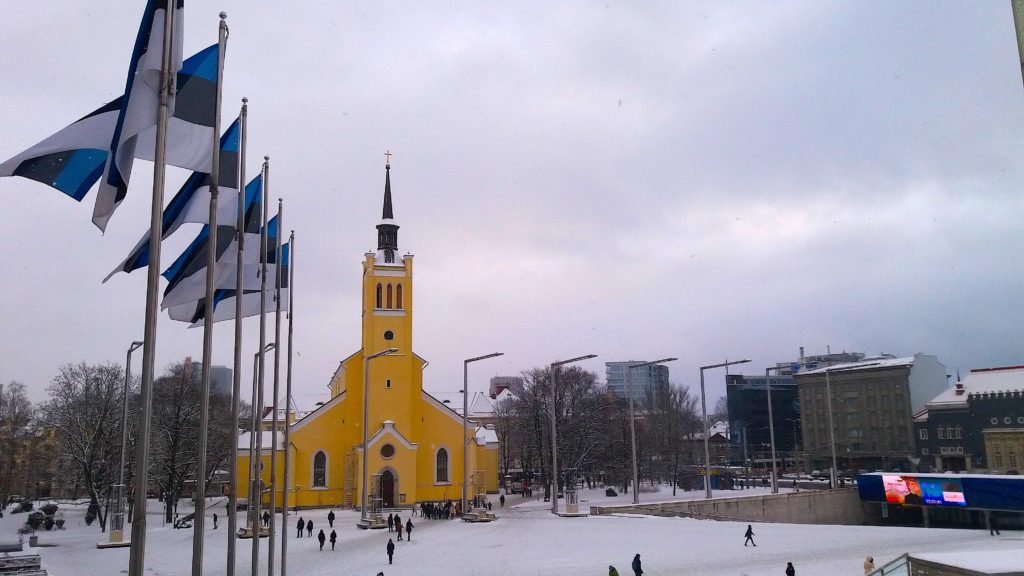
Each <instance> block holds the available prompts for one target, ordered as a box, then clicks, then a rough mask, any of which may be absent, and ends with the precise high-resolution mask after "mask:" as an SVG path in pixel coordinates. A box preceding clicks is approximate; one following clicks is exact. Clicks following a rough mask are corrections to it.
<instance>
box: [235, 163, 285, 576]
mask: <svg viewBox="0 0 1024 576" xmlns="http://www.w3.org/2000/svg"><path fill="white" fill-rule="evenodd" d="M269 187H270V156H264V157H263V202H262V203H261V204H262V211H263V229H262V232H261V233H260V351H259V370H257V384H256V388H257V390H258V392H259V393H258V395H257V401H256V402H257V404H258V406H256V407H255V409H256V410H257V412H256V416H255V417H254V418H253V421H254V422H255V423H256V426H255V428H254V429H253V434H254V435H255V434H259V436H260V437H259V439H257V440H256V450H255V456H254V459H253V476H252V477H253V492H254V493H255V498H254V504H253V509H252V513H253V522H254V524H253V526H254V527H255V531H254V532H253V536H252V576H259V567H260V566H259V562H260V531H261V530H260V525H259V522H260V505H261V504H262V502H261V501H262V499H263V493H262V491H261V489H260V488H261V486H260V484H261V482H260V476H261V475H262V474H261V470H260V468H261V467H262V465H263V368H264V366H265V365H266V355H267V353H266V349H267V196H268V194H267V189H268V188H269ZM278 235H279V236H280V233H279V234H278ZM237 296H239V297H241V295H240V294H239V295H237ZM270 438H271V440H270V442H271V452H273V447H274V443H275V442H274V433H273V432H271V434H270Z"/></svg>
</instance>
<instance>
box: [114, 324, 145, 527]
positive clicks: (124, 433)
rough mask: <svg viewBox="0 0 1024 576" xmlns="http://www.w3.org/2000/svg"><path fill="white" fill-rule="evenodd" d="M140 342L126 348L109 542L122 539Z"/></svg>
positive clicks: (137, 341)
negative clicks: (126, 461)
mask: <svg viewBox="0 0 1024 576" xmlns="http://www.w3.org/2000/svg"><path fill="white" fill-rule="evenodd" d="M142 344H143V343H142V342H141V341H139V340H136V341H134V342H132V345H131V346H129V347H128V358H127V359H126V360H125V363H124V395H123V397H122V400H121V403H122V410H123V413H122V415H121V467H120V471H119V472H118V476H117V486H116V487H115V488H114V497H115V499H116V500H115V502H116V503H115V504H114V516H113V517H112V518H111V519H110V520H111V522H110V541H111V542H121V540H122V539H123V538H124V496H125V495H124V457H125V452H126V451H127V450H128V391H129V390H130V389H131V387H132V352H134V351H136V350H137V349H138V348H139V347H140V346H142Z"/></svg>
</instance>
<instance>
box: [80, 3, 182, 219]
mask: <svg viewBox="0 0 1024 576" xmlns="http://www.w3.org/2000/svg"><path fill="white" fill-rule="evenodd" d="M172 2H174V3H175V4H174V6H175V7H176V8H177V10H175V11H174V22H173V23H172V30H173V32H174V36H173V37H172V38H170V39H169V40H170V45H171V49H172V53H171V56H170V61H171V73H172V74H177V72H178V70H180V69H181V66H182V52H181V47H182V39H183V37H184V34H183V32H184V14H185V10H184V4H185V2H184V0H149V2H147V3H146V9H145V12H143V14H142V23H141V24H140V25H139V34H138V36H136V38H135V48H134V49H133V50H132V58H131V60H130V61H129V63H128V78H127V80H126V81H125V88H124V99H123V100H122V102H121V110H120V113H119V114H118V117H117V124H116V125H115V127H114V134H113V136H112V137H111V139H110V144H109V150H110V155H109V156H108V157H107V165H106V169H105V170H104V176H103V179H102V180H101V181H100V189H99V193H98V194H97V196H96V206H95V207H94V208H93V214H92V221H93V224H95V225H96V226H97V227H98V228H99V229H100V230H104V229H105V228H106V227H107V222H108V221H109V220H110V216H111V215H112V214H113V213H114V210H116V209H117V206H118V205H119V204H120V203H121V201H122V200H124V197H125V195H126V194H127V193H128V179H129V178H130V177H131V172H132V160H134V158H135V146H136V144H137V143H138V137H139V134H141V133H142V132H143V131H144V130H146V129H148V128H152V127H154V126H156V123H157V116H158V108H159V105H160V89H161V87H160V70H161V68H162V60H163V49H164V44H165V40H168V39H166V38H164V22H165V20H166V18H167V14H168V12H169V8H170V7H171V6H172V4H171V3H172ZM172 95H173V91H172ZM169 105H170V112H171V114H173V111H174V99H173V98H171V101H170V102H169Z"/></svg>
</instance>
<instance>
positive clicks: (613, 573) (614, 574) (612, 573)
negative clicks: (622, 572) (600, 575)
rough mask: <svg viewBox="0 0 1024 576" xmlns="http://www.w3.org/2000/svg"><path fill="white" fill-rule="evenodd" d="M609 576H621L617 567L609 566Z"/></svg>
mask: <svg viewBox="0 0 1024 576" xmlns="http://www.w3.org/2000/svg"><path fill="white" fill-rule="evenodd" d="M608 576H619V571H618V570H616V569H615V566H608Z"/></svg>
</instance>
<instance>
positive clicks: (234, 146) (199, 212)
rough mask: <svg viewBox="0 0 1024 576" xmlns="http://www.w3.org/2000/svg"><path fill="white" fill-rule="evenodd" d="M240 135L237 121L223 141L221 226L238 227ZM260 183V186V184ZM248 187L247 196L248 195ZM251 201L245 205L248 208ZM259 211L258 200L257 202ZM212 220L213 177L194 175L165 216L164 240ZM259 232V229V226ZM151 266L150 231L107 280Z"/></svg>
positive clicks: (219, 221) (219, 201) (255, 192)
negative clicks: (181, 229)
mask: <svg viewBox="0 0 1024 576" xmlns="http://www.w3.org/2000/svg"><path fill="white" fill-rule="evenodd" d="M238 135H239V121H238V120H235V121H234V122H233V123H232V124H231V126H229V127H228V129H227V131H226V132H224V134H223V135H222V136H221V138H220V179H219V180H218V196H217V223H218V225H230V226H235V225H237V220H238V216H237V215H238V160H239V155H238ZM257 180H259V182H257ZM261 183H262V175H261V176H257V178H256V179H254V180H253V183H251V184H249V187H254V188H255V190H254V191H253V192H252V194H259V190H260V186H261V185H262V184H261ZM254 184H255V186H254ZM249 187H247V196H248V194H249V192H248V188H249ZM249 202H250V200H247V201H246V206H248V205H249ZM256 202H257V206H256V208H258V204H259V199H257V200H256ZM209 220H210V175H209V174H207V173H204V172H193V173H192V175H191V176H189V178H188V180H186V181H185V184H184V185H183V186H182V187H181V189H180V190H178V193H177V194H175V195H174V198H172V199H171V201H170V203H168V205H167V207H166V208H164V215H163V236H162V239H164V240H166V239H167V238H168V237H169V236H170V235H171V234H173V233H174V231H175V230H177V229H178V228H179V227H180V226H181V225H182V224H186V223H195V224H206V223H209ZM257 231H258V226H257ZM148 265H149V231H146V233H145V234H143V236H142V238H141V239H140V240H139V242H138V243H137V244H136V245H135V248H134V249H133V250H132V251H131V253H130V254H129V255H128V257H127V258H125V260H124V262H122V263H121V264H119V265H118V267H117V268H115V269H114V270H113V271H112V272H111V273H110V274H108V275H107V277H106V278H104V279H103V281H104V282H106V281H107V280H109V279H110V278H111V277H112V276H113V275H114V274H117V273H118V272H128V273H130V272H132V271H133V270H138V269H139V268H142V267H145V266H148Z"/></svg>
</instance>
